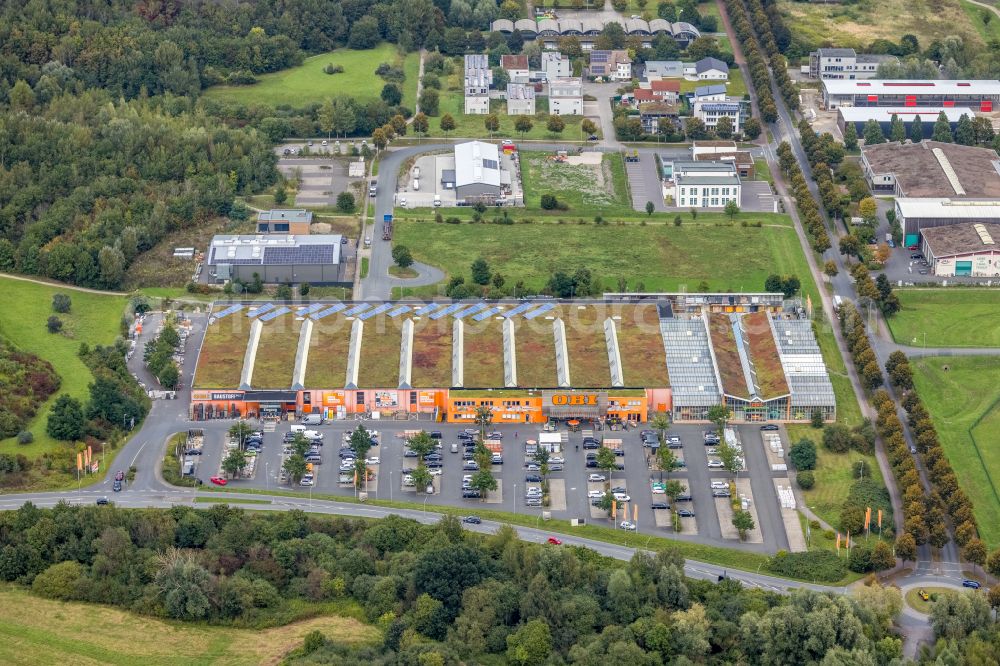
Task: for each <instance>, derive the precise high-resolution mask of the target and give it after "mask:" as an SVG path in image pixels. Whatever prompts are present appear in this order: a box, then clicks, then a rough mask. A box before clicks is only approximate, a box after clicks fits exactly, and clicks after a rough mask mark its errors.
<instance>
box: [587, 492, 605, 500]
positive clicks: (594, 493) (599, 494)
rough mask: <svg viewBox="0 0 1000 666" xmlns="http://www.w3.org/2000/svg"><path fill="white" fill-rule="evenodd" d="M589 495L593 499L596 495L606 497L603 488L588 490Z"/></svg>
mask: <svg viewBox="0 0 1000 666" xmlns="http://www.w3.org/2000/svg"><path fill="white" fill-rule="evenodd" d="M587 497H589V498H591V499H593V498H595V497H604V491H601V490H588V491H587Z"/></svg>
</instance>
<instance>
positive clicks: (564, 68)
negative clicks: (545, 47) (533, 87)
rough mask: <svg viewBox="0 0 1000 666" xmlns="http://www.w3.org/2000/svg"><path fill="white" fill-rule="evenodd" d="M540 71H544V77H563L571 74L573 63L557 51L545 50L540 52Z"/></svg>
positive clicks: (549, 78) (551, 78)
mask: <svg viewBox="0 0 1000 666" xmlns="http://www.w3.org/2000/svg"><path fill="white" fill-rule="evenodd" d="M542 71H543V72H545V79H546V80H547V81H552V80H553V79H565V78H568V77H570V76H572V74H573V65H572V63H571V62H570V60H569V58H567V57H566V56H564V55H563V54H562V53H559V52H558V51H545V52H544V53H542Z"/></svg>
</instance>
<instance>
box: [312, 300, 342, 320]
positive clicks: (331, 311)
mask: <svg viewBox="0 0 1000 666" xmlns="http://www.w3.org/2000/svg"><path fill="white" fill-rule="evenodd" d="M346 307H347V306H346V305H345V304H343V303H337V304H336V305H331V306H330V307H328V308H327V309H326V310H323V311H322V312H317V313H316V314H311V315H309V316H310V317H312V318H313V319H314V320H316V321H318V320H320V319H322V318H323V317H329V316H330V315H332V314H335V313H337V312H340V311H341V310H343V309H344V308H346Z"/></svg>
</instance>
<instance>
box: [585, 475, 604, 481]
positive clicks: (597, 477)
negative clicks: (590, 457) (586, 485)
mask: <svg viewBox="0 0 1000 666" xmlns="http://www.w3.org/2000/svg"><path fill="white" fill-rule="evenodd" d="M607 480H608V478H607V477H606V476H604V475H603V474H591V475H590V476H588V477H587V481H590V482H593V483H598V482H600V481H607Z"/></svg>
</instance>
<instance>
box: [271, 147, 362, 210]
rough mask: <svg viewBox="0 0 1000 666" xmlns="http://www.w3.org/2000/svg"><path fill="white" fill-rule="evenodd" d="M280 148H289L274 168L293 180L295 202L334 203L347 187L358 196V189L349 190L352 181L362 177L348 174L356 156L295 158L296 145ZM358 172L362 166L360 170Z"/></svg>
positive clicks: (304, 204) (330, 155) (332, 154)
mask: <svg viewBox="0 0 1000 666" xmlns="http://www.w3.org/2000/svg"><path fill="white" fill-rule="evenodd" d="M283 150H290V151H292V154H291V155H284V154H283V151H282V157H281V158H280V159H279V160H278V169H279V170H280V171H281V173H282V175H284V176H285V178H287V179H289V180H297V181H298V183H299V189H298V193H297V194H296V195H295V205H296V206H300V207H304V208H310V207H314V208H315V207H323V206H334V205H336V203H337V195H338V194H340V193H341V192H343V191H345V190H347V191H350V192H352V193H353V194H354V195H355V197H360V192H361V190H358V189H352V188H351V185H352V183H357V182H360V181H361V180H363V178H362V177H351V176H349V175H348V170H349V163H350V162H352V161H354V162H356V161H357V160H358V158H357V157H353V158H352V157H347V156H335V154H334V153H330V154H329V155H312V156H308V157H297V156H296V155H295V154H294V151H295V150H297V149H296V148H294V147H292V148H288V147H286V148H285V149H283ZM361 171H362V173H363V172H364V169H363V168H362V169H361Z"/></svg>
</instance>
